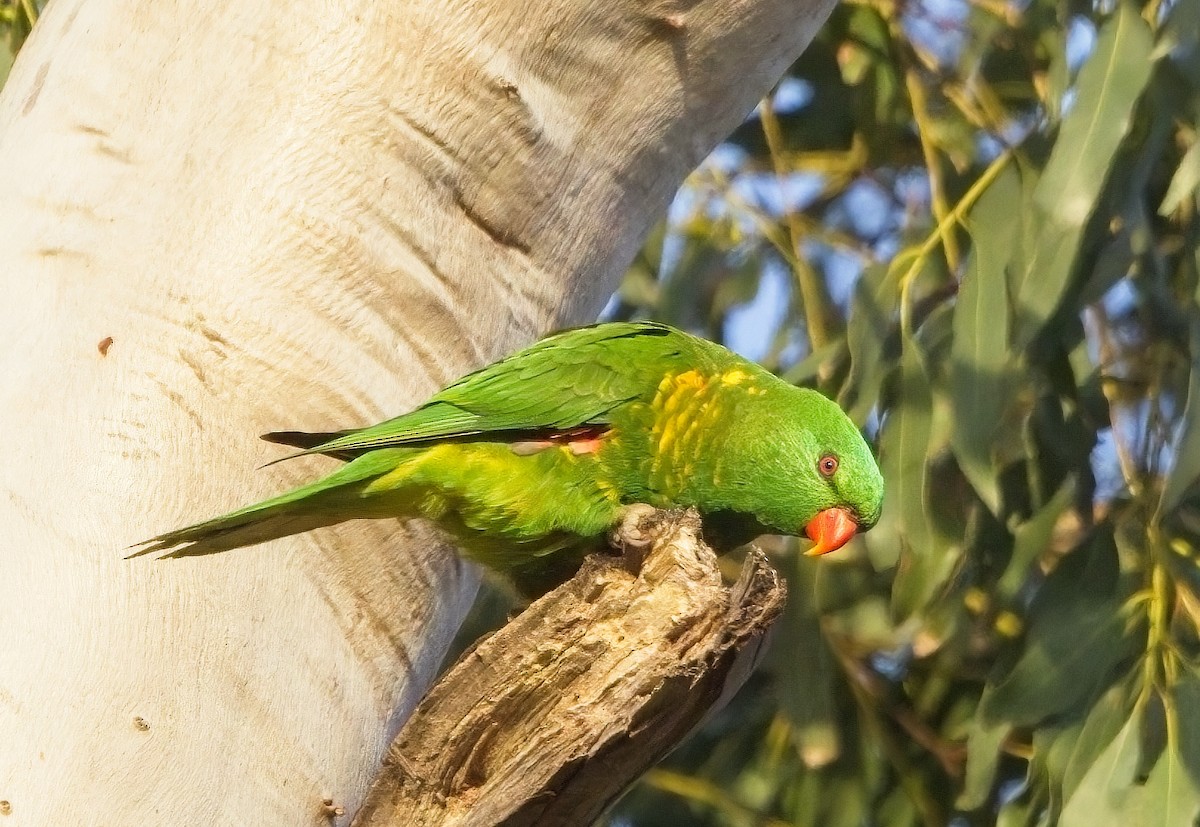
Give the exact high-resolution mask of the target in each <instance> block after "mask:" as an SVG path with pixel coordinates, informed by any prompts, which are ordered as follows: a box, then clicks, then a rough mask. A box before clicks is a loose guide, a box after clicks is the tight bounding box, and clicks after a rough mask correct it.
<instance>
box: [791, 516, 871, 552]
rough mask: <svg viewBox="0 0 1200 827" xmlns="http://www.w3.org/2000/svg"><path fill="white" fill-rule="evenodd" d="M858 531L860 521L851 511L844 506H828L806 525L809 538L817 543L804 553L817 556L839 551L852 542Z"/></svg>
mask: <svg viewBox="0 0 1200 827" xmlns="http://www.w3.org/2000/svg"><path fill="white" fill-rule="evenodd" d="M857 531H858V522H857V521H856V520H855V519H854V517H852V516H851V515H850V512H849V511H846V510H845V509H844V508H827V509H825V510H824V511H820V512H818V513H817V516H815V517H813V518H812V520H811V521H810V522H809V524H808V525H806V526H805V527H804V533H805V534H807V535H808V539H810V540H812V541H813V542H814V543H816V545H815V546H813V547H812V548H810V549H809V550H808V551H806V552H804V553H805V554H807V555H808V556H809V557H816V556H817V555H820V554H828V553H829V552H831V551H837V550H838V549H839V548H841V547H842V546H844V545H846V543H848V542H850V540H851V538H853V537H854V535H855V533H856V532H857Z"/></svg>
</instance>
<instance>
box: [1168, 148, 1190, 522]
mask: <svg viewBox="0 0 1200 827" xmlns="http://www.w3.org/2000/svg"><path fill="white" fill-rule="evenodd" d="M1198 146H1200V144H1198ZM1188 321H1189V329H1188V342H1189V346H1190V348H1191V351H1192V364H1191V371H1190V373H1189V375H1188V395H1187V407H1186V408H1185V409H1184V412H1183V432H1182V433H1181V434H1180V436H1179V441H1178V442H1177V443H1176V446H1175V450H1174V452H1173V455H1174V458H1175V463H1174V465H1173V466H1172V467H1171V471H1170V473H1169V474H1167V480H1166V483H1165V484H1164V485H1163V489H1162V498H1161V499H1160V500H1159V504H1158V518H1159V519H1160V520H1161V519H1162V518H1163V517H1165V516H1166V515H1168V514H1170V513H1171V512H1172V511H1174V510H1175V508H1176V506H1178V505H1179V503H1180V501H1181V500H1182V499H1183V495H1184V492H1186V491H1187V489H1188V488H1189V487H1190V486H1191V485H1192V484H1193V483H1194V482H1195V481H1196V480H1197V478H1200V307H1198V306H1196V305H1193V308H1192V313H1191V314H1190V315H1189V320H1188Z"/></svg>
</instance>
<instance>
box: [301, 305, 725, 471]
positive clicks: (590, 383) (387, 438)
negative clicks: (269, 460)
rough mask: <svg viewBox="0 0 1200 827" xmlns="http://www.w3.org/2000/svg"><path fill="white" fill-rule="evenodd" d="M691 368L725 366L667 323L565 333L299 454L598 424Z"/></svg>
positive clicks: (707, 346) (711, 350)
mask: <svg viewBox="0 0 1200 827" xmlns="http://www.w3.org/2000/svg"><path fill="white" fill-rule="evenodd" d="M698 361H699V362H704V363H708V362H711V363H713V366H716V363H717V362H721V361H724V359H723V358H721V356H720V351H719V349H717V348H716V346H715V345H712V344H711V343H708V342H704V341H703V340H701V339H696V338H695V337H693V336H689V335H688V334H685V333H682V332H680V331H678V330H675V329H674V328H671V327H667V326H666V325H660V324H655V323H650V322H621V323H608V324H600V325H593V326H590V327H582V328H575V329H572V330H565V331H562V332H560V333H556V334H554V335H552V336H549V337H547V338H545V339H542V340H541V341H539V342H537V343H536V344H534V345H532V346H531V347H529V348H526V349H525V350H522V351H519V352H518V353H515V354H513V355H512V356H509V357H508V358H506V359H503V360H501V361H499V362H495V363H493V364H491V365H488V366H487V367H485V368H482V369H480V370H478V371H475V372H474V373H471V374H468V375H467V376H464V377H463V378H462V379H460V380H459V381H457V382H455V383H454V384H452V385H450V386H449V387H447V388H445V389H444V390H442V391H440V392H439V393H437V394H436V395H434V396H433V397H432V398H431V399H430V400H429V401H428V402H426V403H425V404H424V405H422V406H421V407H419V408H417V409H416V410H414V411H412V412H410V413H407V414H403V415H401V416H398V417H395V418H394V419H389V420H387V421H385V422H381V423H379V424H378V425H372V426H371V427H369V428H363V429H361V430H357V431H350V432H348V433H346V434H344V435H340V436H338V437H336V438H334V439H331V440H329V441H327V442H322V443H320V444H318V445H314V446H312V447H310V448H308V449H307V450H305V451H303V452H302V454H313V453H319V454H337V453H346V452H351V453H353V452H361V451H366V450H374V449H377V448H389V447H396V446H401V445H414V444H420V443H424V442H431V441H436V440H443V439H453V438H461V437H470V436H477V435H480V434H487V433H493V432H500V431H521V432H526V433H528V432H529V431H538V430H566V429H570V428H575V427H580V426H583V425H604V424H608V422H609V414H610V413H611V412H612V411H613V410H614V409H616V408H617V407H619V406H621V405H624V404H627V403H629V402H632V401H635V400H638V399H644V400H645V401H649V400H650V399H651V398H652V397H653V395H654V393H655V391H656V390H657V388H658V384H659V382H660V381H661V380H662V377H663V375H664V374H666V373H667V372H671V371H677V370H686V369H688V368H691V367H697V366H699V365H697V364H696V363H697V362H698ZM300 455H301V454H295V455H294V456H300Z"/></svg>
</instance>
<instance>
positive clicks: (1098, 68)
mask: <svg viewBox="0 0 1200 827" xmlns="http://www.w3.org/2000/svg"><path fill="white" fill-rule="evenodd" d="M1153 46H1154V40H1153V37H1152V36H1151V33H1150V29H1149V27H1148V26H1147V25H1146V22H1145V20H1143V19H1142V17H1141V15H1139V14H1138V12H1137V10H1136V9H1134V8H1133V6H1132V4H1131V3H1129V2H1124V1H1122V2H1118V3H1117V8H1116V11H1115V13H1114V14H1113V16H1112V17H1111V18H1110V19H1109V21H1108V22H1107V23H1106V24H1105V25H1104V26H1103V28H1102V29H1101V31H1100V37H1099V39H1098V41H1097V43H1096V48H1095V51H1093V53H1092V55H1091V57H1090V58H1089V59H1088V61H1087V63H1085V64H1084V66H1083V68H1082V69H1081V70H1080V73H1079V82H1078V84H1077V88H1076V91H1077V94H1076V99H1075V103H1074V105H1073V107H1072V109H1071V112H1070V114H1068V115H1067V117H1066V119H1065V120H1064V121H1063V125H1062V129H1061V131H1060V132H1059V135H1058V139H1057V140H1056V141H1055V143H1054V150H1053V151H1052V152H1051V154H1050V159H1049V161H1048V162H1047V163H1046V168H1045V170H1044V171H1043V174H1042V177H1041V180H1040V181H1039V182H1038V185H1037V189H1036V191H1035V193H1034V204H1035V206H1036V208H1037V210H1038V212H1039V214H1040V218H1041V219H1042V221H1041V223H1040V227H1039V230H1038V233H1037V237H1036V240H1035V242H1034V245H1033V249H1032V254H1031V255H1029V256H1028V257H1027V258H1026V259H1025V261H1024V262H1023V264H1022V267H1021V269H1022V270H1023V271H1024V277H1023V278H1022V279H1021V289H1020V292H1019V294H1018V297H1017V306H1018V313H1019V320H1018V321H1019V325H1020V335H1019V336H1018V340H1019V342H1021V343H1022V344H1027V343H1029V342H1030V341H1032V339H1033V338H1034V336H1036V335H1037V334H1038V333H1039V332H1040V331H1041V328H1042V325H1044V324H1045V322H1046V321H1047V320H1048V319H1049V318H1050V317H1051V315H1052V314H1053V313H1054V311H1055V310H1056V309H1057V308H1058V305H1059V303H1060V302H1061V300H1062V297H1063V295H1064V293H1065V292H1066V290H1067V287H1068V286H1069V283H1070V278H1071V275H1072V273H1073V271H1074V269H1075V265H1076V262H1075V258H1076V255H1077V253H1078V251H1079V245H1080V241H1081V239H1082V237H1083V231H1084V227H1085V224H1086V223H1087V221H1088V219H1089V218H1090V217H1091V215H1092V213H1093V212H1094V211H1095V209H1096V204H1097V201H1098V199H1099V197H1100V193H1101V191H1102V189H1103V187H1104V183H1105V181H1107V180H1108V177H1109V174H1110V172H1111V167H1112V163H1113V161H1114V159H1115V158H1116V156H1117V151H1118V149H1119V148H1120V146H1121V142H1122V140H1123V139H1124V138H1125V136H1126V135H1127V134H1128V132H1129V130H1130V128H1131V126H1132V123H1133V112H1134V107H1135V105H1136V104H1137V102H1138V99H1139V98H1140V97H1141V95H1142V93H1143V92H1144V91H1145V88H1146V84H1147V82H1148V81H1149V79H1150V74H1151V68H1152V66H1153V61H1152V60H1151V52H1152V50H1153Z"/></svg>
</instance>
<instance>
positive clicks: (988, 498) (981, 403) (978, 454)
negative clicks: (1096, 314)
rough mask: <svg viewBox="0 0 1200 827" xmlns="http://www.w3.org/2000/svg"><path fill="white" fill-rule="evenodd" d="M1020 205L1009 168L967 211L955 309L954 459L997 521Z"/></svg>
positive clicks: (1013, 170)
mask: <svg viewBox="0 0 1200 827" xmlns="http://www.w3.org/2000/svg"><path fill="white" fill-rule="evenodd" d="M1020 198H1021V180H1020V175H1019V173H1018V172H1017V170H1016V168H1015V167H1013V166H1009V167H1007V168H1005V170H1004V172H1002V173H1001V174H1000V177H999V178H997V179H996V181H995V182H994V183H993V184H992V185H991V186H990V187H988V189H987V192H985V193H984V195H983V196H982V197H981V198H980V199H979V203H978V204H976V206H975V209H973V210H972V211H971V217H970V219H969V221H968V228H969V230H970V233H971V241H972V249H971V258H970V260H969V262H968V264H967V274H966V276H965V277H964V278H963V282H962V285H961V286H960V287H959V291H958V301H957V302H956V304H955V307H954V328H953V329H954V343H953V345H952V346H951V350H950V369H951V383H952V384H951V387H952V398H953V402H954V410H955V420H954V432H953V437H952V445H953V448H954V455H955V457H957V459H958V464H959V467H961V468H962V470H963V473H965V474H966V475H967V479H969V480H970V481H971V485H972V486H974V488H975V491H976V492H977V493H978V494H979V497H980V499H982V500H983V502H984V504H985V505H987V507H988V509H989V510H990V511H991V512H992V513H993V514H999V513H1000V485H999V481H998V480H997V478H996V469H995V467H994V463H993V459H992V436H993V434H994V433H995V431H996V426H997V424H998V423H999V422H1000V420H1001V419H1002V418H1003V415H1004V410H1005V408H1006V407H1007V405H1008V402H1009V399H1010V398H1011V385H1012V376H1011V369H1012V363H1011V359H1012V357H1011V355H1010V352H1009V347H1008V345H1009V327H1010V318H1009V317H1010V310H1009V306H1008V286H1007V283H1006V280H1005V269H1006V267H1007V265H1008V261H1009V257H1010V256H1011V254H1012V248H1013V241H1014V238H1015V235H1016V233H1017V230H1018V229H1019V226H1020V222H1019V218H1018V216H1019V212H1018V211H1016V210H1014V209H1013V204H1014V203H1019V202H1020Z"/></svg>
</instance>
